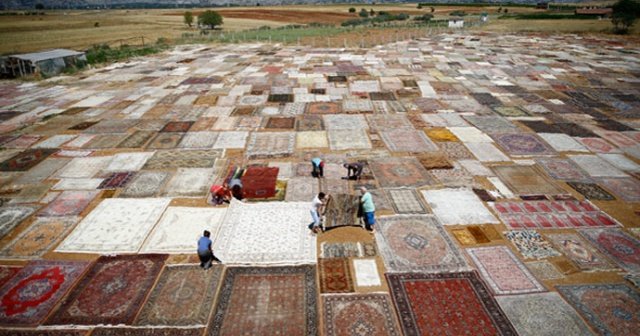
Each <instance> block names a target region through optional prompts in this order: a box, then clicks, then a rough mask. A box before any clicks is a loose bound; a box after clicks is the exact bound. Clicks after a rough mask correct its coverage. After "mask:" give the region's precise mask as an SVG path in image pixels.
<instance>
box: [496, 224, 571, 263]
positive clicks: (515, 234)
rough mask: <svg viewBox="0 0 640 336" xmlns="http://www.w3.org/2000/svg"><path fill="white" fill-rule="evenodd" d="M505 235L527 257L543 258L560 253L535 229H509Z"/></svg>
mask: <svg viewBox="0 0 640 336" xmlns="http://www.w3.org/2000/svg"><path fill="white" fill-rule="evenodd" d="M504 236H505V237H506V238H507V239H509V241H510V242H511V243H513V245H515V246H516V248H517V249H518V251H520V254H522V256H524V257H525V258H527V259H543V258H549V257H557V256H559V255H560V253H559V252H558V251H556V249H554V248H553V246H551V244H550V243H549V242H548V241H546V240H544V239H543V238H542V236H541V235H540V234H539V233H537V232H535V231H526V230H522V231H507V232H504Z"/></svg>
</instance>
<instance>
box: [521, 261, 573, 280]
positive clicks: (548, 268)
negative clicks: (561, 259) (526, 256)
mask: <svg viewBox="0 0 640 336" xmlns="http://www.w3.org/2000/svg"><path fill="white" fill-rule="evenodd" d="M526 265H527V268H528V269H529V270H530V271H531V273H533V275H535V277H536V278H537V279H540V280H554V279H562V278H564V275H562V273H560V271H558V269H557V268H556V267H555V266H554V265H553V264H552V263H550V262H548V261H546V260H540V261H531V262H528V263H526Z"/></svg>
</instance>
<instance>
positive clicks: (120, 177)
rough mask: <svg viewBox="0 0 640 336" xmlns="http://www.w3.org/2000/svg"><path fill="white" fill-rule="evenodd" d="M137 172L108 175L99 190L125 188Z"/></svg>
mask: <svg viewBox="0 0 640 336" xmlns="http://www.w3.org/2000/svg"><path fill="white" fill-rule="evenodd" d="M135 174H136V173H135V172H119V173H111V174H109V175H107V176H106V177H105V179H104V181H102V183H100V185H99V186H98V189H116V188H122V187H125V186H126V185H127V184H128V183H129V181H131V179H132V178H133V177H134V176H135Z"/></svg>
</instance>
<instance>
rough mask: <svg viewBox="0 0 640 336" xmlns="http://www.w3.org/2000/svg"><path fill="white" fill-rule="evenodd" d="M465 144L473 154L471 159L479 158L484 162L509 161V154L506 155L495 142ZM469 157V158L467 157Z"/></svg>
mask: <svg viewBox="0 0 640 336" xmlns="http://www.w3.org/2000/svg"><path fill="white" fill-rule="evenodd" d="M464 146H466V147H467V148H468V150H469V151H471V153H473V156H471V157H469V159H474V156H475V158H477V159H478V160H479V161H482V162H509V161H511V159H509V157H508V156H506V155H504V153H502V151H500V150H499V149H498V148H497V147H496V146H495V145H494V144H493V143H490V142H465V143H464ZM465 159H467V158H465Z"/></svg>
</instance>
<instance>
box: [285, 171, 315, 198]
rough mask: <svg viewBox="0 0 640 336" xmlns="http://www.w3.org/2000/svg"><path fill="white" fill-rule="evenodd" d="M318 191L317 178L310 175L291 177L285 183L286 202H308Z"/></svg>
mask: <svg viewBox="0 0 640 336" xmlns="http://www.w3.org/2000/svg"><path fill="white" fill-rule="evenodd" d="M319 192H320V186H319V185H318V180H317V179H315V178H312V177H292V178H291V179H289V183H287V193H286V195H285V200H286V201H287V202H310V201H311V200H312V199H313V198H314V197H315V196H316V195H317V194H318V193H319Z"/></svg>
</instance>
